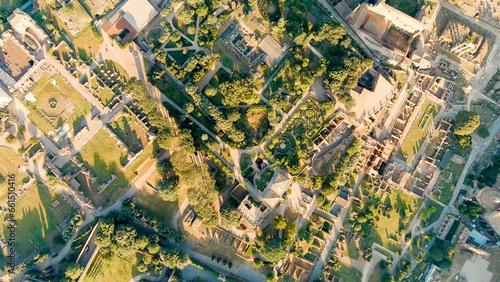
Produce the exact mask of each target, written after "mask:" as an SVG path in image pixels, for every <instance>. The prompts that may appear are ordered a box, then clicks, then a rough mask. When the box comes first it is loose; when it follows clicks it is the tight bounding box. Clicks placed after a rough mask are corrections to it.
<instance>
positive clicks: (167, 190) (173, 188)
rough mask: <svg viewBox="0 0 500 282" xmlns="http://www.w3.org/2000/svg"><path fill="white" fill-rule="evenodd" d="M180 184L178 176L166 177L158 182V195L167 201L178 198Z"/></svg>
mask: <svg viewBox="0 0 500 282" xmlns="http://www.w3.org/2000/svg"><path fill="white" fill-rule="evenodd" d="M178 192H179V185H178V181H177V179H176V177H172V178H168V179H164V180H163V181H160V183H158V197H160V198H161V199H162V200H164V201H166V202H173V201H176V200H177V199H178Z"/></svg>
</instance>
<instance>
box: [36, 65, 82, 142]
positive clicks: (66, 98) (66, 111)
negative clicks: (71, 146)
mask: <svg viewBox="0 0 500 282" xmlns="http://www.w3.org/2000/svg"><path fill="white" fill-rule="evenodd" d="M32 93H33V94H34V95H35V97H36V99H37V101H36V103H31V102H28V107H29V108H30V109H31V112H30V113H29V114H28V118H29V119H30V120H31V121H32V122H33V123H34V124H35V125H36V126H37V128H38V129H39V130H41V131H42V132H43V133H44V134H48V133H49V132H53V133H54V134H56V128H59V127H61V126H62V125H63V124H67V125H68V126H69V127H70V129H74V128H76V126H77V125H79V123H80V122H81V120H82V119H83V118H84V117H85V115H86V114H87V113H89V112H90V110H91V106H90V104H89V103H88V102H87V100H85V99H84V98H83V97H82V96H81V95H80V93H78V91H76V89H75V88H73V87H72V86H71V85H70V84H69V83H67V82H66V80H65V79H64V78H63V77H62V76H61V75H60V74H54V75H53V76H52V77H50V78H49V77H47V76H46V75H44V76H43V77H42V78H41V79H39V81H38V82H37V84H36V86H35V87H34V89H33V91H32Z"/></svg>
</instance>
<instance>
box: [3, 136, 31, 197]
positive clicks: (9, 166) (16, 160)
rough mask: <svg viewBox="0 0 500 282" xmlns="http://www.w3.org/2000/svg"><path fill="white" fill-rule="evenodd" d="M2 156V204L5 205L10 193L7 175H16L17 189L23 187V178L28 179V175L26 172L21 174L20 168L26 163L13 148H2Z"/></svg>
mask: <svg viewBox="0 0 500 282" xmlns="http://www.w3.org/2000/svg"><path fill="white" fill-rule="evenodd" d="M0 156H2V161H1V162H0V203H2V204H3V203H5V202H7V194H8V192H9V191H8V188H9V185H8V183H7V175H8V174H15V175H16V178H15V179H16V187H18V186H20V185H21V181H22V180H23V178H25V177H28V174H27V173H26V172H23V173H21V174H20V173H19V168H20V167H21V166H25V162H24V160H23V159H21V158H20V157H19V155H18V154H17V153H16V152H14V150H12V149H11V148H8V147H4V146H1V147H0Z"/></svg>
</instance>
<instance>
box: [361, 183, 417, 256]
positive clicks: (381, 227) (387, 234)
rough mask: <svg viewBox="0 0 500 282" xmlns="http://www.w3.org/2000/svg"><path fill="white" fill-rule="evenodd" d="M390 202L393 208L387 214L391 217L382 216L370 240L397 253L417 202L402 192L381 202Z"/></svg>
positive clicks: (371, 233)
mask: <svg viewBox="0 0 500 282" xmlns="http://www.w3.org/2000/svg"><path fill="white" fill-rule="evenodd" d="M387 197H389V198H387ZM388 200H390V203H391V206H392V207H393V208H392V209H391V211H390V212H388V213H387V214H388V215H389V217H386V216H382V215H380V219H379V220H378V221H377V222H376V225H375V227H374V228H372V229H371V231H370V236H369V237H368V240H369V241H373V242H376V243H378V244H379V245H381V246H384V247H385V248H387V249H389V250H390V251H393V252H396V251H399V250H400V247H399V241H400V239H401V234H403V232H404V230H405V229H406V226H407V225H408V223H409V222H410V221H409V220H408V219H411V218H412V217H413V215H414V213H415V212H416V211H417V208H414V207H413V206H414V203H415V200H414V199H413V198H411V197H409V196H408V195H406V194H405V193H403V192H401V191H393V193H392V194H391V195H390V196H385V197H383V198H382V199H381V201H380V202H381V203H384V202H386V201H388ZM417 207H418V204H417ZM410 213H411V214H410ZM404 218H406V221H404ZM405 222H406V223H405ZM400 230H401V231H400ZM369 245H371V243H369Z"/></svg>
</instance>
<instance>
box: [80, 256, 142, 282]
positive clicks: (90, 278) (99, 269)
mask: <svg viewBox="0 0 500 282" xmlns="http://www.w3.org/2000/svg"><path fill="white" fill-rule="evenodd" d="M137 261H138V259H137V254H136V255H135V256H132V257H128V258H121V257H118V256H116V255H114V256H112V257H110V258H109V259H103V256H102V254H101V252H99V253H98V254H97V255H96V257H95V258H94V260H92V263H91V265H90V267H89V270H88V271H87V274H86V275H85V277H83V281H85V282H94V281H130V280H132V278H133V277H134V276H136V275H139V274H140V272H139V271H138V270H137V269H136V267H135V266H136V264H137V263H138V262H137Z"/></svg>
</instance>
